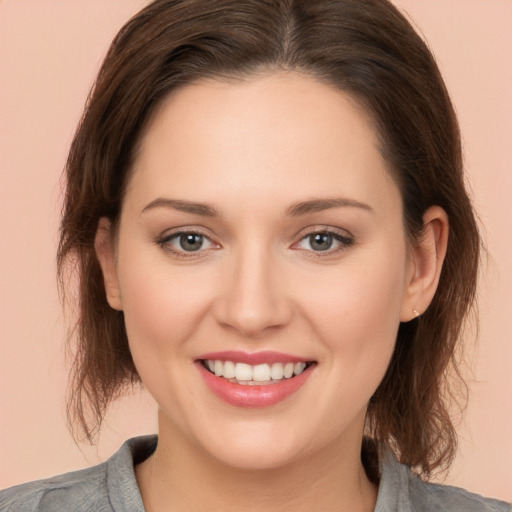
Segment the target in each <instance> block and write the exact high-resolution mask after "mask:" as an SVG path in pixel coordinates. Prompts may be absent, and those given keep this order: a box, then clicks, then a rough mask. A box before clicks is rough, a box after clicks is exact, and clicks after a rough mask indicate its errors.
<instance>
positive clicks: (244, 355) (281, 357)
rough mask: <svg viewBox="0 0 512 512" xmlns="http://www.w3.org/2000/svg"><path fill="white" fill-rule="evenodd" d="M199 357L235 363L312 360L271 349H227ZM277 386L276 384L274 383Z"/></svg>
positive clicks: (252, 363)
mask: <svg viewBox="0 0 512 512" xmlns="http://www.w3.org/2000/svg"><path fill="white" fill-rule="evenodd" d="M197 359H210V360H212V361H233V362H234V363H245V364H250V365H253V366H254V365H257V364H264V363H267V364H272V363H301V362H307V361H310V359H304V357H298V356H293V355H291V354H284V353H282V352H274V351H270V350H266V351H261V352H244V351H242V350H225V351H223V352H209V353H208V354H202V355H200V356H199V357H198V358H197ZM273 385H274V386H275V384H273Z"/></svg>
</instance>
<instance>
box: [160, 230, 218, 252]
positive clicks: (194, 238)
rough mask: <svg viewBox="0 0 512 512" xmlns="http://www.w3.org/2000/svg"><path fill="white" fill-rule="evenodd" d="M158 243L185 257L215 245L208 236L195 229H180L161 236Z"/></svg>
mask: <svg viewBox="0 0 512 512" xmlns="http://www.w3.org/2000/svg"><path fill="white" fill-rule="evenodd" d="M157 243H158V245H160V247H162V248H163V249H165V250H167V251H170V252H172V253H174V254H176V255H177V256H179V257H185V258H186V257H190V256H193V255H194V253H201V252H203V251H206V250H208V249H212V248H214V247H215V244H214V243H213V242H212V241H211V240H210V239H209V238H208V237H207V236H205V235H203V234H202V233H197V232H195V231H178V232H175V233H172V234H170V235H166V236H163V237H161V238H160V239H158V240H157Z"/></svg>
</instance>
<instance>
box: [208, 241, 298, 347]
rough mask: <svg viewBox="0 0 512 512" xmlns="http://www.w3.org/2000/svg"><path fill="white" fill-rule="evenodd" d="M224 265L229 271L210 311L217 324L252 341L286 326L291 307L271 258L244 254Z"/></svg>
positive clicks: (252, 253) (223, 276) (263, 254)
mask: <svg viewBox="0 0 512 512" xmlns="http://www.w3.org/2000/svg"><path fill="white" fill-rule="evenodd" d="M225 263H226V267H229V268H228V269H227V270H226V272H224V273H223V275H222V281H223V282H222V285H221V287H220V288H221V292H220V293H219V295H218V296H217V299H216V301H215V304H214V307H213V311H214V316H215V318H216V320H217V322H218V323H219V324H221V325H222V326H223V327H225V328H229V329H233V330H235V331H236V332H238V333H239V334H240V335H242V336H243V337H246V338H255V339H256V338H260V337H261V336H263V335H264V334H265V333H268V332H270V331H275V330H276V329H279V328H283V327H284V326H286V325H287V324H288V323H289V321H290V319H291V317H292V314H293V307H292V303H291V301H290V300H289V298H287V294H286V289H285V287H284V282H283V279H282V273H280V269H279V268H278V265H277V264H276V261H275V256H273V255H272V254H270V253H269V252H265V251H264V250H262V249H260V250H259V251H250V250H248V251H245V252H244V253H243V254H238V255H236V254H235V255H233V257H232V258H230V260H229V261H226V262H225ZM280 274H281V275H280Z"/></svg>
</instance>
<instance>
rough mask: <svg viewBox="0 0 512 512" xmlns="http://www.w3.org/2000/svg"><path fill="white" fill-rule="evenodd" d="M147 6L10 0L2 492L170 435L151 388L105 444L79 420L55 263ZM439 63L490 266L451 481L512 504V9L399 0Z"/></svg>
mask: <svg viewBox="0 0 512 512" xmlns="http://www.w3.org/2000/svg"><path fill="white" fill-rule="evenodd" d="M145 3H146V2H145V1H144V0H101V1H99V0H73V1H70V0H45V1H42V0H0V219H1V223H0V230H1V233H0V249H1V252H0V258H1V265H0V275H1V279H0V283H1V284H0V315H1V316H0V343H1V344H0V415H1V416H0V487H6V486H10V485H13V484H16V483H20V482H23V481H27V480H32V479H36V478H42V477H46V476H50V475H52V474H56V473H62V472H66V471H69V470H72V469H78V468H82V467H85V466H88V465H91V464H95V463H97V462H99V461H101V460H104V459H105V458H106V457H108V456H109V455H110V454H111V453H112V452H113V451H115V450H116V449H117V447H118V446H119V445H120V444H121V443H122V442H123V441H124V439H126V438H127V437H129V436H133V435H137V434H141V433H149V432H155V431H156V414H155V406H154V404H153V402H152V399H151V398H150V397H148V396H147V395H145V394H144V393H137V394H136V396H134V397H129V398H127V399H125V400H123V401H122V402H120V403H118V404H116V405H115V406H114V407H113V408H112V410H111V413H110V414H109V416H108V418H107V424H106V426H105V428H104V431H103V433H102V435H101V438H100V441H99V443H98V446H97V447H87V446H81V449H79V448H78V447H77V446H76V445H75V444H74V442H73V440H72V439H71V437H70V435H69V433H68V431H67V429H66V425H65V413H64V411H65V406H64V404H65V402H64V398H65V389H66V374H67V365H66V361H65V358H64V321H63V315H62V313H61V308H60V305H59V301H58V297H57V292H56V286H55V277H54V274H55V272H54V270H55V269H54V266H55V265H54V260H55V247H56V242H57V226H58V217H59V207H60V185H59V176H60V173H61V170H62V168H63V166H64V162H65V158H66V153H67V150H68V147H69V143H70V141H71V138H72V134H73V132H74V128H75V126H76V123H77V122H78V120H79V118H80V115H81V111H82V107H83V103H84V101H85V98H86V95H87V93H88V90H89V87H90V85H91V83H92V81H93V78H94V75H95V73H96V71H97V69H98V66H99V64H100V62H101V59H102V56H103V55H104V53H105V51H106V49H107V47H108V44H109V43H110V41H111V39H112V37H113V36H114V35H115V33H116V32H117V30H118V29H119V28H120V27H121V25H122V24H123V23H124V22H125V21H126V20H127V19H128V17H129V16H131V15H132V14H134V13H135V12H136V11H137V10H138V9H139V8H140V7H142V6H143V5H144V4H145ZM396 3H397V5H399V6H400V7H402V8H404V9H405V10H406V11H407V12H408V13H409V15H410V17H411V18H412V19H413V20H414V23H415V24H416V26H417V27H418V28H419V30H420V31H421V32H422V33H423V34H424V36H425V38H426V39H427V40H428V42H429V44H430V47H431V48H432V50H433V51H434V53H435V54H436V56H437V58H438V61H439V64H440V66H441V69H442V71H443V73H444V76H445V79H446V82H447V85H448V88H449V89H450V91H451V93H452V96H453V99H454V102H455V105H456V108H457V111H458V113H459V116H460V122H461V128H462V134H463V138H464V148H465V154H466V166H467V170H468V179H469V182H470V186H471V189H472V191H473V197H474V201H475V205H476V207H477V210H478V212H479V215H480V219H481V221H482V224H483V226H484V235H485V238H486V243H487V245H488V249H489V254H490V257H489V258H488V261H487V263H486V265H485V266H484V268H483V272H482V279H481V285H480V315H481V319H480V324H481V325H480V334H479V343H478V346H477V347H475V344H474V343H473V341H472V340H473V338H472V337H471V336H468V351H469V354H470V363H471V364H470V366H471V368H472V369H473V378H472V382H471V392H472V394H471V401H470V405H469V409H468V413H467V416H466V421H465V424H463V425H462V426H461V428H460V434H461V438H460V453H459V455H458V457H457V460H456V462H455V464H454V466H453V468H452V470H451V472H450V473H449V475H448V478H447V480H446V482H447V483H451V484H454V485H460V486H463V487H466V488H469V489H471V490H473V491H476V492H479V493H482V494H486V495H492V496H495V497H500V498H502V499H506V500H509V501H512V477H511V476H510V474H511V473H510V469H509V466H510V460H512V372H511V371H510V367H511V364H512V339H511V337H512V335H511V332H512V311H511V309H512V222H511V221H512V214H511V211H510V207H511V196H512V151H511V145H512V2H511V1H510V0H464V1H462V0H396Z"/></svg>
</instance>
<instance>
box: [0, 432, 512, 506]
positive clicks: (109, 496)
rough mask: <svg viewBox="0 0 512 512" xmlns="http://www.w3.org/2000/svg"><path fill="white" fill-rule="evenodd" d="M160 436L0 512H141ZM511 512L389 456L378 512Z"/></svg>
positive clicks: (34, 485)
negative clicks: (145, 474)
mask: <svg viewBox="0 0 512 512" xmlns="http://www.w3.org/2000/svg"><path fill="white" fill-rule="evenodd" d="M157 439H158V438H157V436H143V437H135V438H133V439H130V440H128V441H126V442H125V443H124V444H123V446H122V447H121V448H120V449H119V450H118V451H117V453H115V454H114V455H112V457H110V459H108V460H107V461H106V462H103V463H102V464H99V465H97V466H94V467H92V468H88V469H83V470H80V471H74V472H72V473H66V474H64V475H60V476H55V477H52V478H47V479H45V480H38V481H35V482H29V483H26V484H22V485H17V486H14V487H11V488H9V489H6V490H4V491H0V511H1V512H32V511H38V512H50V511H51V512H57V511H62V512H64V511H66V512H69V511H73V512H93V511H94V512H127V511H128V512H143V511H144V506H143V504H142V498H141V496H140V492H139V488H138V487H137V481H136V479H135V473H134V469H133V468H134V466H135V465H136V464H138V463H140V462H142V461H143V460H145V459H147V458H148V457H149V456H150V455H151V454H152V453H153V452H154V450H155V448H156V444H157ZM445 510H446V511H451V512H477V511H478V512H511V511H512V507H511V505H510V504H507V503H504V502H502V501H498V500H493V499H488V498H482V497H481V496H478V495H476V494H471V493H468V492H467V491H464V490H462V489H458V488H455V487H449V486H443V485H436V484H429V483H425V482H422V481H421V480H419V479H418V478H417V477H416V476H414V475H413V474H412V473H411V471H410V470H409V468H408V467H407V466H403V465H401V464H399V463H398V462H397V461H396V460H395V459H394V457H393V456H392V455H391V454H388V455H387V456H386V457H385V459H384V460H383V461H382V463H381V480H380V486H379V494H378V498H377V505H376V507H375V512H434V511H435V512H439V511H445Z"/></svg>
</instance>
